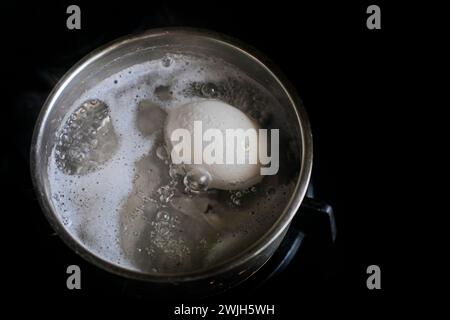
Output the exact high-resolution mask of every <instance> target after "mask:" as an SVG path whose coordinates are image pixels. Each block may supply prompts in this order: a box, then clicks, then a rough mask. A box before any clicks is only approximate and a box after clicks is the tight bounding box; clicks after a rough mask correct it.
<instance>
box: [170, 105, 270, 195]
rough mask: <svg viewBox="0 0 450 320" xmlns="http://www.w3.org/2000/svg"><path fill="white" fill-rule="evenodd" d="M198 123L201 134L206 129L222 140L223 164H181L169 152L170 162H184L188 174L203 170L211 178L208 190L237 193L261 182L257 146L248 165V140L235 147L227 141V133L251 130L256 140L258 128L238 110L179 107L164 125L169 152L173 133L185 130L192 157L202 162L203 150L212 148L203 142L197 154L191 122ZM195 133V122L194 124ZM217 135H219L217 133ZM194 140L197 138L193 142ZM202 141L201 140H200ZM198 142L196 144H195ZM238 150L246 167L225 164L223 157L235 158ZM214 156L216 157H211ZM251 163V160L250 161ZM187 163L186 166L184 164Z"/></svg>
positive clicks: (216, 107)
mask: <svg viewBox="0 0 450 320" xmlns="http://www.w3.org/2000/svg"><path fill="white" fill-rule="evenodd" d="M196 121H201V126H202V133H204V132H205V131H207V130H208V129H218V130H220V132H221V133H222V136H223V144H224V149H223V157H222V159H223V163H221V164H220V163H211V164H208V163H206V162H205V161H202V163H200V164H199V163H198V161H197V162H195V163H196V164H194V160H192V161H191V162H190V164H189V162H185V161H181V160H180V159H179V156H178V155H177V153H174V152H171V157H172V161H173V162H176V163H180V162H183V163H185V166H186V168H187V170H206V171H207V172H208V173H209V175H210V176H211V181H210V183H209V187H210V188H216V189H222V190H238V189H244V188H248V187H250V186H252V185H254V184H256V183H258V182H260V181H261V180H262V178H263V176H262V175H261V170H260V169H261V165H260V163H259V158H258V157H257V151H256V150H257V145H256V149H255V148H251V149H250V150H252V152H255V156H256V161H253V163H250V161H249V140H248V139H245V138H244V139H240V138H237V139H236V140H235V143H230V141H229V140H230V139H226V130H227V129H235V130H236V129H243V130H244V131H245V130H248V129H253V130H255V132H256V136H257V138H259V137H258V134H259V132H258V129H259V126H258V124H257V123H256V121H254V120H253V119H251V118H250V117H249V116H247V115H246V114H245V113H244V112H242V111H241V110H239V109H237V108H235V107H233V106H231V105H229V104H227V103H225V102H222V101H218V100H200V101H197V102H193V103H188V104H185V105H182V106H179V107H177V108H175V109H173V110H171V111H170V112H169V115H168V117H167V120H166V124H165V132H164V134H165V139H166V143H167V144H168V147H169V150H171V151H172V150H173V148H174V146H176V145H177V141H174V140H173V139H172V133H173V132H174V130H176V129H186V130H187V131H189V134H190V136H191V146H192V147H191V150H192V151H191V156H192V159H194V157H198V158H197V159H204V158H202V155H203V151H204V150H205V146H207V145H208V144H211V142H212V141H214V140H215V139H213V140H211V141H204V140H202V142H201V143H202V146H203V148H201V149H200V150H199V149H198V148H197V149H194V146H193V145H194V139H198V136H195V135H194V132H198V131H195V130H194V127H195V125H194V122H196ZM197 129H198V122H197ZM216 132H218V131H217V130H216ZM196 137H197V138H196ZM202 138H203V136H202ZM197 141H198V140H197ZM239 148H241V150H240V151H241V152H244V153H245V157H246V159H245V163H243V164H242V163H236V162H237V161H234V162H233V163H229V161H226V154H228V153H229V152H230V151H233V150H234V151H233V152H234V154H235V155H236V154H237V153H238V152H239V150H238V149H239ZM214 155H215V153H214ZM253 159H254V158H253ZM186 163H187V164H186Z"/></svg>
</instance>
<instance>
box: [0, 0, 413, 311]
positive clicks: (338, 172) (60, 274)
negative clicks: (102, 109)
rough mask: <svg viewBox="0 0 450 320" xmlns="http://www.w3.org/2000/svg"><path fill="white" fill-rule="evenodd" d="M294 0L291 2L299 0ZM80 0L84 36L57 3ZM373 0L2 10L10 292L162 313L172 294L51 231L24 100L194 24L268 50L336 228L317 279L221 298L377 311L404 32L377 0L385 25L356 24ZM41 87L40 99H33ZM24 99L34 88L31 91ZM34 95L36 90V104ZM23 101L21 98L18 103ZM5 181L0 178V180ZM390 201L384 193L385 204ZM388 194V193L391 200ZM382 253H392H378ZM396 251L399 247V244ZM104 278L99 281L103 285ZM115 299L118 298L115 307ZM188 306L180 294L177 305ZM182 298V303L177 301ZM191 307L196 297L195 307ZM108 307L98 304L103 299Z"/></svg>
mask: <svg viewBox="0 0 450 320" xmlns="http://www.w3.org/2000/svg"><path fill="white" fill-rule="evenodd" d="M297 2H299V3H297ZM69 4H78V5H79V6H80V7H81V21H82V22H81V23H82V25H81V30H68V29H67V28H66V19H67V16H68V15H67V14H66V8H67V6H68V5H69ZM370 4H373V3H372V2H367V1H361V2H359V3H356V2H355V3H343V2H337V1H330V2H328V3H327V2H322V1H320V2H318V1H296V3H293V2H282V1H268V2H262V1H258V2H254V3H251V2H247V1H238V2H230V1H220V2H219V1H209V2H194V1H184V2H175V1H166V2H163V1H153V0H149V1H142V2H136V1H133V0H128V1H125V2H116V3H113V2H111V1H110V2H103V3H102V2H95V3H93V1H90V2H85V1H73V2H70V3H69V2H64V1H52V2H50V1H49V2H47V3H42V2H40V3H38V2H31V1H29V2H17V3H14V4H12V3H7V4H6V6H5V9H3V12H2V16H3V18H2V23H3V24H5V27H4V29H3V31H4V32H3V36H4V37H3V41H4V45H3V46H2V47H3V48H4V51H5V52H6V58H5V61H6V63H5V64H4V66H3V68H4V70H6V74H4V80H7V81H4V82H3V84H2V87H3V90H2V92H4V93H5V94H6V96H7V98H8V99H7V100H6V101H7V104H6V105H4V106H3V108H2V109H3V111H2V112H6V117H5V118H3V121H2V123H3V124H4V125H3V126H2V130H4V133H5V136H6V139H4V143H6V146H7V147H6V148H2V149H3V150H2V152H5V155H4V156H2V159H1V161H2V162H1V173H2V180H3V181H4V182H6V186H7V191H6V192H4V193H3V194H4V195H6V196H7V198H8V202H7V203H8V205H7V206H5V211H4V212H3V215H4V216H6V217H7V220H6V222H5V226H4V228H5V230H6V232H5V233H4V234H3V236H5V237H6V240H5V243H6V246H5V247H6V252H5V254H6V256H7V259H6V262H4V263H3V264H4V265H6V267H7V271H6V273H4V275H5V277H6V282H7V286H6V288H5V290H7V292H8V295H9V297H10V298H12V299H14V300H15V299H18V300H20V301H26V302H36V303H38V304H49V303H61V304H63V305H67V306H70V305H71V303H72V302H74V301H75V302H76V305H77V306H80V305H81V303H87V302H92V301H97V302H100V301H114V302H115V303H114V304H112V305H111V304H109V305H107V306H108V308H111V307H112V308H119V306H121V303H122V302H124V303H125V302H126V303H127V304H128V303H140V305H141V306H146V308H148V312H149V316H151V315H152V314H153V313H151V312H158V313H161V315H163V317H164V315H170V313H171V312H172V310H173V305H174V303H175V302H167V303H163V302H158V303H156V302H155V303H152V301H153V300H157V298H158V297H157V296H156V295H155V297H150V299H142V298H139V299H138V298H136V297H133V296H132V295H130V294H124V292H123V291H121V289H120V288H119V289H118V288H117V287H115V286H114V285H108V283H109V282H108V279H109V278H110V277H111V276H110V275H108V274H106V273H104V272H102V271H100V270H97V269H96V268H94V267H91V266H90V265H88V264H87V263H85V262H84V261H82V260H81V258H79V257H78V256H76V255H75V254H74V253H73V252H72V251H70V250H69V249H68V248H66V246H65V245H64V244H63V243H62V242H61V241H60V240H59V238H58V237H57V236H53V235H52V234H53V231H52V230H51V228H50V226H49V225H48V223H47V221H46V220H45V218H44V216H43V214H42V213H41V210H40V208H39V206H38V204H37V201H36V197H35V195H34V191H33V189H32V185H31V179H30V173H29V144H30V139H31V134H32V129H33V124H34V121H35V119H36V117H37V114H38V112H39V108H37V109H36V107H31V106H30V105H29V104H28V103H26V101H28V100H27V99H30V96H31V97H36V96H37V97H45V95H46V94H48V85H47V84H46V83H45V82H43V81H42V76H40V74H41V73H42V71H43V70H45V71H49V72H53V73H55V74H60V73H61V72H65V71H66V70H67V69H68V67H70V66H71V65H73V64H74V63H75V62H76V61H78V60H79V59H80V58H82V57H83V56H84V55H85V54H87V53H88V52H90V51H91V50H93V49H95V48H96V47H98V46H99V45H102V44H105V43H107V42H109V41H111V40H114V39H115V38H117V37H120V36H123V35H126V34H130V33H138V32H140V31H144V30H146V29H149V28H154V27H165V26H190V27H198V28H205V29H210V30H213V31H217V32H222V33H224V34H227V35H230V36H232V37H235V38H237V39H240V40H241V41H243V42H245V43H248V44H249V45H251V46H253V47H255V48H257V49H258V50H259V51H261V52H262V53H264V54H265V55H266V56H268V57H269V58H270V59H271V60H272V61H273V62H274V63H275V64H276V65H277V66H278V67H279V68H280V69H281V70H282V72H283V73H284V74H285V75H286V76H287V78H288V79H289V80H290V81H291V82H292V83H293V85H294V86H295V87H296V88H297V90H298V92H299V94H300V96H301V98H302V99H303V102H304V104H305V107H306V109H307V112H308V114H309V116H310V120H311V124H312V129H313V136H314V147H315V150H314V151H315V154H314V156H315V158H314V169H313V181H314V183H315V186H316V194H317V195H318V196H319V197H320V198H322V199H324V200H325V201H327V202H329V203H330V204H331V205H333V207H334V209H335V213H336V219H337V224H338V239H337V244H336V250H335V251H336V252H335V257H334V258H335V268H334V269H333V272H332V274H330V275H329V276H327V277H325V278H317V279H316V278H313V279H307V280H305V279H304V278H302V279H303V280H301V281H297V278H295V277H293V278H292V279H288V280H287V281H286V279H285V282H284V283H282V284H281V287H280V284H274V285H273V286H272V287H271V286H268V287H265V288H263V289H261V291H260V292H259V293H258V294H255V295H250V296H249V295H248V294H246V293H245V292H242V293H238V294H236V295H234V296H233V297H227V298H226V299H225V298H224V300H221V299H220V297H219V298H215V300H214V299H213V300H207V301H202V302H201V303H211V302H236V303H269V304H276V305H277V306H278V307H279V310H280V311H279V314H281V316H282V318H288V317H287V314H288V313H291V312H296V313H297V314H301V312H302V310H303V309H304V308H306V307H311V306H314V308H315V310H316V311H330V312H334V311H335V310H338V309H342V308H343V309H345V308H347V307H351V306H352V305H353V304H355V303H357V304H358V305H361V304H362V305H364V306H368V307H370V308H371V309H376V308H378V307H379V306H380V304H381V303H385V302H387V298H386V296H388V295H389V292H390V291H391V290H392V289H393V287H394V284H393V283H395V281H394V280H395V279H394V276H393V274H394V267H393V265H392V264H391V263H390V262H389V261H390V257H389V254H388V252H392V250H394V251H395V250H396V248H395V246H396V245H395V244H394V243H392V242H391V241H390V240H391V239H392V233H393V228H394V223H393V218H392V215H393V214H394V212H396V211H395V203H394V205H392V204H391V203H390V201H392V199H393V198H394V194H395V192H394V189H395V183H394V182H393V181H392V180H390V181H388V182H387V181H386V177H387V176H388V171H389V170H390V166H391V164H392V162H395V160H394V159H392V157H390V156H389V155H392V153H391V151H392V150H391V148H392V145H393V144H392V139H394V138H392V136H390V134H389V132H390V131H391V130H392V129H393V128H395V126H396V121H397V120H396V116H395V114H397V113H398V112H400V111H401V108H402V107H401V105H399V104H397V103H396V101H395V99H394V98H393V96H394V92H395V91H396V87H397V85H398V83H397V74H398V73H399V68H401V67H400V65H399V64H398V61H399V60H398V58H399V57H400V53H399V51H398V50H397V48H399V47H401V45H402V41H403V40H404V39H405V37H406V36H407V30H405V29H404V28H403V25H402V24H401V23H399V22H395V21H398V20H397V19H398V17H399V16H400V15H401V14H402V13H401V12H400V10H398V9H397V8H394V7H393V6H392V5H388V4H387V3H384V2H380V1H377V2H376V4H378V5H380V7H381V10H382V29H381V30H368V29H367V28H366V18H367V14H366V8H367V6H368V5H370ZM36 93H37V95H36ZM33 94H34V95H33ZM37 99H39V98H37ZM24 100H25V102H24ZM3 177H6V179H3ZM386 199H388V201H386ZM394 202H395V201H394ZM388 249H390V250H388ZM396 254H401V253H400V252H399V251H396ZM69 264H78V265H80V266H81V269H82V272H83V284H82V285H83V289H82V290H80V291H69V290H67V289H66V287H65V280H66V276H67V275H66V273H65V269H66V267H67V265H69ZM371 264H377V265H379V266H380V267H381V270H382V290H381V291H369V290H367V288H366V278H367V275H366V268H367V266H368V265H371ZM105 279H106V280H105ZM116 301H117V303H116ZM186 301H187V300H186ZM179 302H183V301H182V300H179ZM197 304H198V303H197ZM105 308H106V306H105Z"/></svg>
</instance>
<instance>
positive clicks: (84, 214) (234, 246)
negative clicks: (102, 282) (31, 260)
mask: <svg viewBox="0 0 450 320" xmlns="http://www.w3.org/2000/svg"><path fill="white" fill-rule="evenodd" d="M202 98H215V99H219V100H222V101H225V102H227V103H229V104H231V105H233V106H235V107H237V108H239V109H241V110H242V111H244V112H245V113H247V114H248V115H249V116H251V117H253V118H254V119H256V120H257V121H258V122H259V124H260V126H261V127H262V128H269V127H270V126H271V125H273V123H272V124H271V117H272V115H273V113H274V112H276V111H277V110H280V106H279V105H278V102H277V101H276V99H274V98H273V97H272V96H271V95H270V94H269V93H268V92H267V91H266V90H265V89H264V88H263V87H262V86H261V85H259V84H258V83H257V82H256V81H254V80H252V79H250V78H248V77H247V76H246V75H245V74H243V73H241V72H239V70H237V69H236V68H234V67H233V66H231V65H228V64H227V63H225V62H224V61H220V60H214V59H210V58H206V57H198V56H197V57H194V56H189V55H179V54H167V55H166V56H165V57H163V58H162V59H159V60H154V61H148V62H145V63H143V64H139V65H134V66H132V67H129V68H127V69H124V70H122V71H120V72H119V73H117V74H114V75H113V76H111V77H109V78H107V79H105V80H103V81H101V82H99V83H98V84H97V85H95V86H94V87H92V88H90V89H89V90H88V91H86V92H84V93H83V94H82V95H81V96H80V97H79V98H78V99H77V100H76V101H75V102H74V103H73V106H72V108H71V112H70V113H69V114H68V115H67V117H66V119H64V120H63V122H62V125H61V128H60V129H59V130H58V133H57V142H56V144H55V146H54V148H53V151H52V154H51V157H50V161H49V168H48V169H49V181H50V187H51V191H52V195H53V198H54V204H55V207H56V209H57V211H58V213H59V216H60V219H61V221H62V223H63V224H64V225H65V227H66V228H67V229H68V230H69V232H70V233H71V234H72V235H73V237H75V238H76V239H78V241H79V242H81V243H82V244H83V245H84V246H85V247H86V248H87V249H88V250H90V251H91V252H93V253H94V254H96V255H97V256H99V257H101V258H103V259H104V260H107V261H109V262H111V263H114V264H117V265H121V266H124V267H126V268H129V269H133V270H138V271H141V272H147V273H182V272H188V271H195V270H199V269H202V268H207V267H209V266H212V265H214V264H216V263H219V262H220V261H223V260H224V259H228V258H230V257H232V256H233V255H235V254H237V253H239V252H240V251H242V250H243V249H245V248H247V247H248V246H249V245H250V244H251V243H253V242H254V241H256V240H257V239H258V238H260V237H261V236H262V235H263V234H264V233H265V232H266V231H267V230H268V229H269V228H270V227H271V225H273V223H274V222H275V221H276V219H277V218H278V217H279V215H280V214H281V213H282V211H283V209H284V207H285V206H286V204H287V202H288V200H289V198H290V196H291V195H292V191H293V189H294V185H295V182H296V181H295V179H296V175H297V172H296V171H295V170H296V169H293V168H296V167H297V165H295V164H293V163H289V161H291V162H292V161H293V160H292V159H293V158H295V157H293V156H292V155H291V153H295V151H293V149H295V148H293V147H292V148H289V146H290V142H289V141H284V140H283V139H285V140H286V139H287V137H288V136H289V134H283V131H281V135H280V138H281V142H280V145H281V146H280V151H281V155H280V172H279V173H278V174H277V175H275V176H266V177H265V178H264V179H263V181H262V182H261V183H259V184H258V185H255V186H253V187H251V188H248V189H245V190H237V191H236V190H235V191H224V190H211V189H208V183H209V180H210V176H208V173H205V172H197V171H189V172H186V170H185V168H184V167H182V166H175V165H173V164H172V163H171V161H170V157H169V153H168V152H167V149H166V147H165V145H164V142H163V141H164V137H163V127H164V121H165V117H166V114H167V112H168V111H169V110H170V109H171V108H176V107H178V106H180V105H183V104H186V103H189V102H192V101H196V100H198V99H202ZM278 112H279V111H278ZM272 122H273V121H272ZM280 129H282V128H280ZM283 146H288V147H286V148H284V149H283ZM294 163H296V162H295V161H294Z"/></svg>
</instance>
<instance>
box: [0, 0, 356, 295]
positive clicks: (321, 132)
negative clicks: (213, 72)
mask: <svg viewBox="0 0 450 320" xmlns="http://www.w3.org/2000/svg"><path fill="white" fill-rule="evenodd" d="M27 6H28V10H26V11H25V12H22V11H20V10H19V8H17V7H15V8H14V9H15V11H14V12H15V13H14V14H18V12H19V11H20V12H22V13H21V15H22V20H23V21H26V23H24V24H23V25H19V26H17V28H18V30H16V33H15V34H16V35H17V36H16V35H15V36H13V38H14V39H11V46H12V47H13V48H14V51H13V54H12V57H11V59H14V60H12V61H16V62H14V63H13V62H11V65H9V66H8V77H9V78H10V81H11V84H12V86H11V88H8V90H9V91H10V92H9V93H10V96H11V99H10V101H9V103H10V106H11V110H9V111H11V115H10V118H8V120H6V121H7V122H10V123H9V124H7V129H8V131H9V133H10V134H9V137H10V139H8V141H7V144H8V148H9V149H8V150H10V151H8V152H9V154H8V157H6V158H3V159H2V174H3V173H4V174H5V176H6V177H7V178H8V181H9V180H10V182H9V183H10V185H9V190H10V191H12V192H11V193H8V195H11V199H13V200H14V202H15V206H14V207H12V209H13V210H10V214H11V215H13V216H12V217H11V218H12V220H13V221H12V223H14V224H15V225H20V226H21V227H20V234H21V235H20V236H19V237H18V238H16V240H15V242H16V244H17V245H18V246H19V247H21V248H23V250H15V249H13V248H11V255H10V256H11V259H12V261H16V262H15V264H14V266H11V267H12V268H13V269H14V270H13V271H11V273H10V274H11V277H13V278H14V279H12V280H13V281H14V282H15V283H16V285H15V289H17V290H19V291H20V288H23V287H24V286H26V283H27V281H28V280H27V277H26V274H27V270H28V267H29V266H31V265H32V266H33V268H34V269H33V270H35V272H36V274H38V277H37V278H36V279H35V285H34V286H33V288H30V289H29V292H35V293H36V294H38V292H39V290H38V289H37V288H40V287H41V288H42V287H45V288H46V290H48V294H49V296H50V297H53V298H60V297H66V296H74V295H75V296H87V297H89V298H95V297H98V296H106V297H111V296H112V297H127V298H139V299H146V298H148V296H147V293H146V292H145V290H144V291H140V290H136V287H135V286H134V285H133V284H132V282H130V281H125V280H124V279H121V278H118V277H116V276H113V275H110V274H108V273H106V272H103V271H102V270H99V269H97V268H95V267H93V266H91V265H89V264H87V263H86V262H84V261H83V260H82V259H81V258H80V257H78V256H77V255H76V254H75V253H73V252H72V251H71V250H70V249H69V248H67V247H66V246H65V245H64V244H63V243H62V241H61V240H59V238H58V237H57V236H55V234H54V232H53V230H52V229H51V228H50V226H49V225H48V223H47V222H46V220H45V217H44V215H43V214H42V212H41V210H40V208H39V206H38V203H37V201H36V196H35V194H34V191H33V188H32V185H31V180H30V177H29V170H28V168H29V151H30V150H29V149H30V140H31V135H32V130H33V126H34V123H35V120H36V118H37V115H38V113H39V110H40V108H41V106H42V105H43V102H44V100H45V98H46V97H47V95H48V93H49V91H50V90H51V88H52V87H53V86H54V84H55V83H56V82H57V80H58V79H59V77H60V76H61V75H62V74H64V73H65V72H66V71H67V70H68V68H70V67H71V66H72V65H73V64H74V63H75V62H76V61H77V60H79V59H80V58H82V57H83V56H84V55H85V54H87V53H88V52H89V51H91V50H93V49H94V48H96V47H98V46H99V45H102V44H105V43H107V42H108V41H111V40H113V39H115V38H117V37H119V36H122V35H126V34H129V33H135V32H140V31H143V30H146V29H149V28H153V27H165V26H191V27H200V28H206V29H212V30H215V31H219V32H223V33H225V34H228V35H231V36H234V37H236V38H238V39H240V40H242V41H244V42H247V43H249V44H250V45H252V46H254V47H256V48H257V49H258V50H259V51H261V52H263V53H265V54H266V55H268V56H269V57H270V58H271V59H272V60H273V61H274V62H275V63H276V64H278V66H279V67H280V69H281V70H282V71H284V72H285V74H286V75H287V77H288V78H289V79H290V80H291V81H292V83H293V84H294V86H295V87H296V88H297V89H298V91H299V93H300V96H301V97H302V99H303V101H304V103H305V106H306V109H307V112H308V113H309V115H310V118H311V123H312V127H313V133H314V139H315V141H314V154H315V160H314V166H313V178H312V183H313V184H314V187H315V196H317V197H319V198H321V199H325V200H326V201H327V202H328V203H330V204H332V205H333V207H334V209H335V210H334V215H333V214H331V211H330V208H331V207H329V206H327V205H326V204H325V203H323V202H320V201H318V202H313V201H312V200H311V201H310V203H309V205H310V207H309V208H307V207H304V208H303V209H302V210H303V211H304V214H299V215H297V217H296V219H295V220H294V221H293V223H292V225H291V227H290V229H289V233H288V234H287V236H286V238H285V240H284V241H283V243H282V245H281V246H280V248H279V249H278V251H277V252H276V253H275V254H274V256H273V257H272V258H271V259H270V260H269V261H268V263H267V264H266V265H265V266H264V267H263V268H262V269H261V270H260V271H259V272H258V273H257V274H256V275H255V276H253V277H252V278H251V279H249V280H248V281H246V282H245V283H244V284H242V285H240V286H238V287H237V288H234V289H232V290H230V291H228V292H227V293H225V294H223V295H222V296H221V298H218V297H211V298H208V299H209V300H208V301H216V300H215V299H222V300H221V301H226V300H227V299H228V300H230V301H231V300H235V299H238V298H239V297H252V298H253V299H263V300H270V299H272V301H281V300H283V299H285V298H288V297H289V296H290V295H289V294H287V293H286V292H285V291H286V288H289V287H291V286H295V287H296V288H301V291H307V292H334V291H339V290H340V289H339V288H340V287H341V286H342V283H343V280H342V277H343V242H342V233H341V228H340V224H341V223H342V214H343V213H342V211H341V207H340V206H339V204H340V200H339V198H338V197H337V196H336V193H337V189H338V188H337V178H336V176H337V172H338V170H337V161H335V160H336V155H337V154H338V152H337V149H338V146H337V145H338V144H337V139H338V137H336V136H335V135H334V134H333V132H334V130H336V127H337V125H336V123H335V122H334V119H337V114H338V113H339V112H338V111H337V110H336V109H335V108H334V102H335V101H334V99H335V96H333V95H334V94H336V93H337V89H336V88H334V84H335V82H334V81H335V80H336V76H335V71H336V66H335V64H334V63H335V62H336V60H337V58H336V57H335V58H331V59H332V61H330V57H329V55H328V54H326V51H325V50H327V48H328V46H329V45H330V43H332V44H333V43H336V41H337V40H335V39H334V38H333V37H334V36H336V34H337V33H338V32H337V31H331V34H330V35H327V33H326V30H328V29H327V27H326V26H329V25H321V24H320V23H318V22H315V20H314V19H313V18H311V17H309V14H319V13H320V15H321V16H322V19H321V21H322V22H323V21H325V20H326V19H327V18H330V19H331V21H333V20H332V19H333V15H331V14H330V13H323V12H322V11H321V8H320V6H313V5H310V6H305V7H304V9H305V10H306V9H308V10H309V11H308V12H310V13H309V14H306V13H303V12H298V9H296V10H297V14H294V13H292V12H290V10H289V8H287V7H285V6H284V7H279V6H276V5H275V4H269V5H267V6H265V7H261V8H260V9H261V10H262V13H260V14H254V13H253V12H254V11H253V8H252V7H251V6H249V7H247V6H244V5H242V6H240V7H239V8H240V9H242V11H240V13H239V14H237V15H236V12H235V9H233V7H228V6H226V5H225V4H214V11H213V12H212V13H208V14H207V13H205V12H206V11H204V12H202V11H201V10H200V9H195V7H191V6H190V5H189V4H181V5H176V4H174V3H171V2H167V3H166V2H159V1H158V2H154V4H152V5H148V4H147V5H144V4H136V5H131V4H130V5H129V6H125V7H124V6H122V5H115V4H109V6H108V10H103V7H102V6H101V5H94V4H87V3H86V4H82V5H80V6H81V8H82V16H83V18H82V19H83V20H82V21H83V22H82V29H81V30H80V31H68V30H67V29H66V28H65V18H66V14H65V8H66V7H67V4H65V3H64V2H58V3H55V4H52V5H50V4H49V5H43V4H42V5H41V4H39V5H38V4H27ZM208 12H209V11H208ZM311 12H312V13H311ZM269 13H270V16H274V15H275V16H276V15H283V16H285V17H286V18H285V21H284V22H281V24H272V23H267V20H266V18H264V17H267V16H269ZM297 15H299V16H300V18H298V17H297ZM324 15H325V16H324ZM232 17H234V18H232ZM248 17H252V20H250V19H249V18H248ZM33 26H35V27H33ZM294 26H295V27H296V28H298V30H300V31H299V32H298V33H291V32H288V31H289V30H293V28H294ZM343 26H344V28H347V27H348V26H347V25H346V24H344V25H343ZM311 28H314V29H315V31H314V33H311V32H309V31H305V30H306V29H307V30H311ZM327 32H328V31H327ZM317 35H319V36H320V37H323V36H324V35H327V36H326V39H327V41H328V42H327V44H325V43H324V42H323V41H322V40H320V39H319V38H320V37H319V38H318V37H317ZM294 42H295V43H297V45H298V46H299V49H297V48H294V47H293V46H292V43H294ZM302 48H304V49H302ZM306 48H309V49H308V50H307V49H306ZM338 54H339V53H338ZM324 90H325V91H326V92H327V94H323V91H324ZM17 190H18V191H19V192H17ZM313 207H314V208H315V209H313ZM334 217H335V218H336V219H334ZM336 224H337V229H338V230H339V232H338V233H337V234H336V232H335V231H336ZM69 264H78V265H80V266H81V267H82V269H83V270H85V271H84V276H85V278H84V279H86V280H84V281H85V286H84V288H83V290H82V292H81V293H73V292H67V290H66V289H65V278H66V274H65V268H66V267H67V265H69ZM16 274H18V275H17V276H16ZM15 289H14V290H15ZM280 292H281V294H280ZM161 294H162V293H161ZM162 295H163V294H162ZM224 299H225V300H224Z"/></svg>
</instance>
